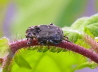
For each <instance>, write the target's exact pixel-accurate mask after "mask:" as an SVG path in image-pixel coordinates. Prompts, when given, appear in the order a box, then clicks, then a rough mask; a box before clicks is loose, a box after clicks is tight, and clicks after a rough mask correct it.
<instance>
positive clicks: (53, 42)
mask: <svg viewBox="0 0 98 72" xmlns="http://www.w3.org/2000/svg"><path fill="white" fill-rule="evenodd" d="M50 43H52V44H55V45H57V44H58V43H57V42H55V41H53V40H50Z"/></svg>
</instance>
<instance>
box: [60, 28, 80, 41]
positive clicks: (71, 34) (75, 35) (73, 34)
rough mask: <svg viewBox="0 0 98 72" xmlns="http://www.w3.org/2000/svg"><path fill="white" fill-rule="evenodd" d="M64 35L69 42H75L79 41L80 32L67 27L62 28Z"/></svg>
mask: <svg viewBox="0 0 98 72" xmlns="http://www.w3.org/2000/svg"><path fill="white" fill-rule="evenodd" d="M62 30H63V32H64V35H65V36H67V37H68V40H69V41H72V42H76V41H77V40H78V39H81V37H82V36H81V32H79V31H78V30H73V29H71V28H69V27H64V28H63V29H62Z"/></svg>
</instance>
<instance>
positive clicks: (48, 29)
mask: <svg viewBox="0 0 98 72" xmlns="http://www.w3.org/2000/svg"><path fill="white" fill-rule="evenodd" d="M26 38H27V40H28V39H30V41H29V43H31V42H32V40H33V39H34V38H35V39H37V40H38V42H39V44H44V45H47V44H59V43H61V41H62V40H64V34H63V31H62V30H61V29H60V28H59V27H57V26H55V25H53V24H52V23H51V24H50V25H38V26H31V27H29V28H28V29H27V30H26Z"/></svg>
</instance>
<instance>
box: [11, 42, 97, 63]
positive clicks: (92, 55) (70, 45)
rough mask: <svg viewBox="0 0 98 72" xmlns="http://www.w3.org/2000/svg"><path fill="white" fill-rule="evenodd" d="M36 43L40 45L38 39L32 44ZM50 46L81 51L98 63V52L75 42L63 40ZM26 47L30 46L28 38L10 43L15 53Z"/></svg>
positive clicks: (80, 52)
mask: <svg viewBox="0 0 98 72" xmlns="http://www.w3.org/2000/svg"><path fill="white" fill-rule="evenodd" d="M35 45H39V44H38V42H37V40H33V42H32V44H31V45H30V46H35ZM50 46H55V47H61V48H64V49H67V50H71V51H73V52H76V53H79V54H81V55H83V56H85V57H87V58H89V59H91V60H93V61H94V62H96V63H98V54H97V53H95V52H93V51H90V50H88V49H86V48H83V47H81V46H78V45H75V44H74V43H71V42H67V41H62V43H60V44H58V45H50ZM24 47H29V46H28V45H27V40H19V41H16V42H13V43H10V48H11V50H12V52H13V53H15V52H16V51H17V50H18V49H21V48H24Z"/></svg>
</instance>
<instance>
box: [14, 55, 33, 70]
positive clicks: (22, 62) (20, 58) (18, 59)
mask: <svg viewBox="0 0 98 72" xmlns="http://www.w3.org/2000/svg"><path fill="white" fill-rule="evenodd" d="M14 60H15V62H16V64H17V65H18V66H19V67H22V68H28V69H31V68H32V67H31V66H30V64H29V63H28V62H27V61H26V60H25V58H24V57H23V56H22V55H21V54H18V53H17V54H16V56H15V57H14Z"/></svg>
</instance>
